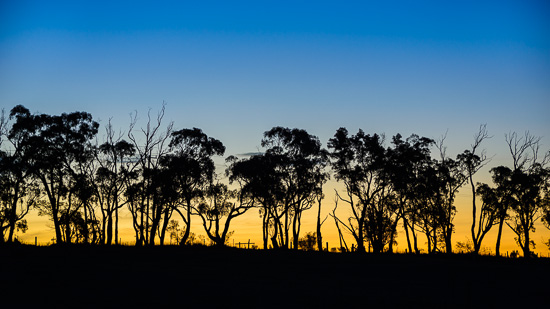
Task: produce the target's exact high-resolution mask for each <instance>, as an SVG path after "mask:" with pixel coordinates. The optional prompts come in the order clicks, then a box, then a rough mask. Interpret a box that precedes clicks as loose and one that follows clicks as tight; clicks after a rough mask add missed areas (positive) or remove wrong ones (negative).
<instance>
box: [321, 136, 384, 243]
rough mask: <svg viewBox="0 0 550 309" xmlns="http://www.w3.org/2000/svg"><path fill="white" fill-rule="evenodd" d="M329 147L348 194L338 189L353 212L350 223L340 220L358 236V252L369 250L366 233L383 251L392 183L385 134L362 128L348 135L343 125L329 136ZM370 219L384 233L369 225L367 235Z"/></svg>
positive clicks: (334, 166)
mask: <svg viewBox="0 0 550 309" xmlns="http://www.w3.org/2000/svg"><path fill="white" fill-rule="evenodd" d="M328 148H329V149H332V152H331V153H330V156H331V158H332V161H331V165H332V169H333V170H334V172H335V177H336V179H337V180H339V181H341V182H343V184H344V186H345V190H346V197H342V195H340V194H339V193H338V192H337V197H338V198H339V199H340V200H341V201H343V202H345V203H346V204H348V205H349V208H350V210H351V213H352V216H351V217H350V218H348V224H347V225H346V224H344V222H343V221H339V222H340V223H341V224H342V225H344V226H345V227H346V228H347V229H348V230H349V231H350V232H351V234H352V235H353V237H354V238H355V241H356V243H357V251H358V252H364V251H365V240H366V239H365V236H369V237H370V239H371V242H372V244H373V245H374V246H373V247H374V248H373V249H374V250H375V251H380V250H381V249H382V248H380V244H381V243H380V242H379V241H382V243H383V240H384V237H379V236H381V235H382V234H384V233H385V231H384V229H385V227H383V224H384V221H386V219H387V217H385V215H387V212H385V209H386V208H387V207H385V206H389V205H390V204H388V203H386V200H385V198H386V197H387V196H386V195H385V193H386V192H387V191H386V190H387V187H388V185H389V183H388V181H387V178H386V177H384V175H383V167H384V166H385V164H386V160H387V157H386V151H385V149H384V147H383V137H381V136H380V135H378V134H374V135H372V136H371V135H369V134H365V133H364V132H363V131H362V130H359V131H358V132H357V134H356V135H352V136H348V131H347V130H346V129H345V128H340V129H338V130H337V131H336V133H335V134H334V137H333V138H331V139H330V140H329V142H328ZM367 220H369V221H371V222H370V223H369V227H372V226H380V227H381V229H374V230H373V231H377V232H380V233H382V234H369V233H370V232H368V231H369V229H367V235H366V234H365V226H366V224H367ZM370 224H372V225H370ZM375 237H376V238H375ZM375 239H376V240H375Z"/></svg>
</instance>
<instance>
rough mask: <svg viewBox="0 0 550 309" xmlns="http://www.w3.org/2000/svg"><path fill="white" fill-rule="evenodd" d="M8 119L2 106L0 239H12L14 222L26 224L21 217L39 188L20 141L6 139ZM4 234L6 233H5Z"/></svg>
mask: <svg viewBox="0 0 550 309" xmlns="http://www.w3.org/2000/svg"><path fill="white" fill-rule="evenodd" d="M9 125H10V124H9V119H8V118H6V117H5V112H4V110H3V109H2V112H1V115H0V146H2V144H3V142H4V140H6V141H7V143H6V144H7V147H6V149H5V150H0V236H1V238H0V242H4V241H7V242H12V241H13V240H14V234H15V231H16V229H17V225H18V224H19V225H26V220H25V219H24V218H25V216H26V215H27V214H28V213H29V210H30V209H31V207H32V206H33V205H34V203H35V202H36V200H37V197H38V196H39V193H40V191H39V190H38V187H37V185H36V183H35V182H34V181H33V179H32V175H31V173H30V170H29V166H28V164H27V160H26V158H25V153H24V152H23V151H22V144H21V141H20V140H19V139H17V138H9V137H8V132H9ZM6 234H7V235H6Z"/></svg>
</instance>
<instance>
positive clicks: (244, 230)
mask: <svg viewBox="0 0 550 309" xmlns="http://www.w3.org/2000/svg"><path fill="white" fill-rule="evenodd" d="M335 188H336V186H335V185H334V182H333V181H331V182H329V183H328V184H327V185H325V189H324V191H325V195H326V196H325V199H324V200H323V205H322V214H321V219H324V218H325V216H328V214H329V213H330V212H332V210H333V209H334V189H335ZM456 205H457V215H456V217H455V219H454V221H453V222H454V224H455V229H456V230H455V233H454V234H453V252H457V249H456V243H457V242H467V241H468V240H471V234H470V227H471V222H472V218H471V195H470V194H468V191H467V188H466V187H463V188H462V190H461V191H460V192H459V194H458V196H457V200H456ZM317 207H318V206H317V205H315V206H314V207H313V208H312V209H310V210H307V211H306V212H304V215H303V217H302V225H301V229H300V236H303V235H305V234H306V233H307V232H314V231H315V230H316V222H317V209H318V208H317ZM348 213H349V211H348V209H346V205H344V203H342V202H340V203H339V205H338V212H337V214H338V215H339V217H340V218H341V219H342V220H344V219H345V218H347V214H348ZM26 218H27V221H28V224H29V230H28V231H27V232H26V233H25V234H22V233H20V232H19V233H17V237H18V238H19V239H20V240H21V241H22V242H23V243H27V244H34V241H35V237H37V242H38V244H39V245H48V244H51V243H52V239H53V238H54V237H55V232H54V230H53V224H52V222H51V221H50V220H49V219H48V218H47V217H40V216H38V213H37V211H31V212H30V213H29V215H28V216H27V217H26ZM172 219H174V220H177V221H179V222H180V225H182V222H181V220H180V218H179V216H178V215H174V216H173V217H172ZM119 220H120V224H119V238H120V239H121V243H122V244H124V245H134V244H135V234H134V230H133V228H132V217H131V215H130V213H129V212H128V211H127V210H126V209H124V210H123V211H121V213H120V214H119ZM191 222H192V223H191V232H192V233H195V234H196V235H203V236H204V237H205V239H206V242H207V243H208V238H207V237H206V233H205V232H204V229H203V226H202V223H201V220H200V218H199V217H198V216H193V217H192V219H191ZM535 226H536V231H535V233H532V236H531V238H532V239H533V240H534V241H535V243H536V247H535V249H534V250H533V251H534V252H535V253H537V254H538V255H539V256H543V257H550V250H549V249H548V247H547V246H546V245H545V244H544V242H547V241H548V240H549V239H550V230H548V229H547V228H546V227H545V226H544V225H543V224H542V222H541V221H540V220H539V221H537V224H536V225H535ZM230 230H231V231H234V234H233V235H232V236H231V238H230V239H229V245H230V246H233V244H234V243H235V244H237V243H239V242H241V243H245V242H248V241H249V240H250V242H251V243H254V244H255V245H256V246H257V247H258V248H262V247H263V242H262V234H261V233H262V222H261V218H260V215H259V213H258V210H257V209H251V210H249V211H248V212H247V213H245V214H244V215H242V216H240V217H237V218H235V219H234V220H233V221H232V222H231V228H230ZM497 231H498V226H494V227H493V228H492V229H491V231H490V232H489V233H488V234H487V235H486V236H485V238H484V239H483V243H482V253H483V254H494V252H495V244H496V237H497ZM515 236H516V235H515V234H514V232H513V231H512V230H511V229H510V228H509V227H507V226H506V225H505V226H504V227H503V232H502V239H501V247H500V251H501V254H503V255H506V254H507V253H508V254H509V253H510V252H512V251H514V250H516V251H518V252H519V253H520V254H521V248H520V247H519V246H518V245H517V244H516V242H515V240H514V237H515ZM322 237H323V247H325V246H326V243H327V242H328V246H329V250H330V249H331V248H337V247H339V246H340V245H339V239H338V231H337V229H336V227H335V224H334V220H333V219H332V218H331V217H330V216H328V217H327V219H326V221H325V223H324V224H323V226H322ZM345 239H346V242H347V245H348V247H351V245H352V244H355V240H354V239H353V237H352V236H351V235H350V234H349V233H346V234H345ZM418 239H419V248H421V249H424V252H425V250H426V239H425V236H424V234H421V233H418ZM165 244H170V238H169V237H168V236H167V237H166V239H165ZM235 246H236V245H235ZM394 250H395V251H397V252H405V251H406V250H407V240H406V236H405V232H404V230H403V228H402V225H401V222H400V224H399V225H398V237H397V246H394Z"/></svg>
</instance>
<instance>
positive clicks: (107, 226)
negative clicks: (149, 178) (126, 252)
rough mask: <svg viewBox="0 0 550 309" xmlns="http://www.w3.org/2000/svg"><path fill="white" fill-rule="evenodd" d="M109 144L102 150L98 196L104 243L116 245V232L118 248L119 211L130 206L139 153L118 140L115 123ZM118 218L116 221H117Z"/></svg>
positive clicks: (108, 136)
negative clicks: (129, 194)
mask: <svg viewBox="0 0 550 309" xmlns="http://www.w3.org/2000/svg"><path fill="white" fill-rule="evenodd" d="M105 138H106V141H105V142H104V143H103V144H101V145H100V146H99V147H98V151H97V152H96V153H97V157H96V161H97V163H98V165H99V166H98V167H97V169H95V178H94V183H95V195H96V197H97V200H98V204H99V205H100V208H101V214H102V235H103V237H102V242H103V243H104V244H108V245H110V244H112V242H113V229H114V241H115V243H116V244H118V239H119V237H118V219H119V215H118V214H119V209H120V208H122V207H123V206H124V205H125V204H126V203H127V202H128V200H127V199H123V198H124V192H125V189H126V186H127V185H128V184H129V182H130V179H134V178H136V177H137V175H136V172H135V171H134V168H135V167H136V166H135V164H133V163H132V158H133V157H134V155H135V153H136V147H135V145H134V144H131V143H129V142H127V141H126V140H124V139H122V138H121V136H118V137H115V132H114V130H113V128H112V125H111V122H110V121H109V124H108V125H107V127H106V128H105ZM113 217H114V218H113Z"/></svg>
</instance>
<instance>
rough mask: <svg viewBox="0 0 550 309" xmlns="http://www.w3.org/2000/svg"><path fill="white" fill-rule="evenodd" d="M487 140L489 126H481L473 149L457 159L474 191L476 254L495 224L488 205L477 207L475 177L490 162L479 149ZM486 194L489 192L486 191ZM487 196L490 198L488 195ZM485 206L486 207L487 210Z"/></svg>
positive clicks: (473, 231) (473, 236)
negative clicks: (464, 168) (463, 167)
mask: <svg viewBox="0 0 550 309" xmlns="http://www.w3.org/2000/svg"><path fill="white" fill-rule="evenodd" d="M487 138H489V134H488V132H487V125H481V126H480V127H479V131H478V132H477V134H476V135H475V136H474V143H473V144H472V145H471V148H470V149H467V150H465V151H464V152H463V153H461V154H459V155H458V157H457V159H458V160H459V161H460V162H461V163H462V164H463V165H464V166H465V167H466V175H467V177H468V182H469V183H470V187H471V189H472V226H471V228H470V232H471V235H472V242H473V245H474V253H475V254H478V253H479V249H480V248H481V242H482V241H483V237H484V236H485V234H486V233H487V232H488V231H489V229H490V228H491V227H492V226H493V224H492V223H493V222H494V221H493V219H494V217H493V214H494V213H493V212H492V211H491V210H492V209H490V208H489V204H488V203H485V202H484V203H483V205H482V208H481V209H480V211H479V212H478V210H477V205H476V188H475V184H474V175H475V174H476V173H477V172H478V171H479V170H480V169H481V168H482V167H483V166H485V165H486V164H487V163H488V161H489V159H488V158H487V155H486V154H485V151H484V150H480V149H479V147H480V146H481V143H482V142H483V141H484V140H485V139H487ZM484 192H488V191H487V190H485V191H484ZM485 196H486V197H488V196H487V195H486V194H485ZM483 206H485V209H484V208H483ZM478 217H479V218H478Z"/></svg>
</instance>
